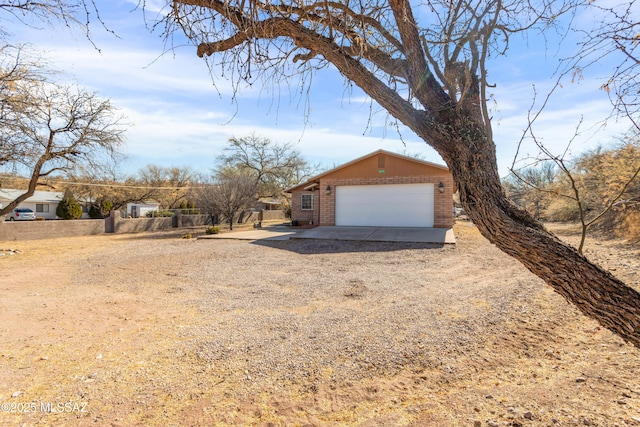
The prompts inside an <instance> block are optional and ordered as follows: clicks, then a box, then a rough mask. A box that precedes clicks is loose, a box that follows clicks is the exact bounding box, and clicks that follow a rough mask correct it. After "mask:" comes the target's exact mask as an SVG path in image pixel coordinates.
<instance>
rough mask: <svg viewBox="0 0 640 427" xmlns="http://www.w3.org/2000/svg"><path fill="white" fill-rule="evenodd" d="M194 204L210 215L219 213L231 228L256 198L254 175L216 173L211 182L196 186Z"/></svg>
mask: <svg viewBox="0 0 640 427" xmlns="http://www.w3.org/2000/svg"><path fill="white" fill-rule="evenodd" d="M194 197H195V201H196V206H197V207H198V208H200V209H201V210H206V211H208V213H209V214H210V215H211V216H212V218H213V217H214V216H217V215H221V216H222V217H223V218H224V219H225V220H226V221H227V222H228V223H229V229H230V230H233V222H234V220H236V218H237V217H238V215H239V214H240V213H241V212H243V211H245V210H247V209H249V208H251V207H252V205H253V204H254V202H255V200H256V181H255V177H253V176H251V175H248V174H244V173H236V174H229V173H228V174H217V175H215V176H214V177H213V179H212V180H211V182H208V183H203V184H200V185H198V186H197V188H196V189H195V191H194Z"/></svg>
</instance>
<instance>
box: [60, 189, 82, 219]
mask: <svg viewBox="0 0 640 427" xmlns="http://www.w3.org/2000/svg"><path fill="white" fill-rule="evenodd" d="M56 215H57V216H58V217H60V218H62V219H78V218H80V217H82V206H80V203H78V201H77V200H76V198H75V197H73V194H71V193H69V192H67V193H65V195H64V197H63V198H62V200H61V201H60V203H58V207H57V208H56Z"/></svg>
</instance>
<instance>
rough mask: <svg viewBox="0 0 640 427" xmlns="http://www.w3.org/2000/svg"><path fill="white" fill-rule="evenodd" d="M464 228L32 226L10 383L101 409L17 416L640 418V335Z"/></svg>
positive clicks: (49, 420) (21, 269) (148, 421)
mask: <svg viewBox="0 0 640 427" xmlns="http://www.w3.org/2000/svg"><path fill="white" fill-rule="evenodd" d="M464 227H467V228H460V226H458V229H457V230H456V235H457V237H458V244H457V245H455V246H452V245H448V246H429V245H425V244H408V243H405V244H400V243H380V242H377V243H376V242H335V241H314V240H293V241H273V242H253V243H252V242H247V241H233V240H195V239H191V240H187V239H179V238H176V236H175V235H168V234H161V233H160V234H156V235H137V236H128V237H125V236H119V237H117V236H116V237H114V236H102V237H99V238H81V239H75V240H73V239H67V240H62V239H61V240H59V241H49V244H50V246H49V247H48V248H47V247H46V244H45V245H43V242H40V243H37V242H25V243H24V244H21V247H20V248H18V249H20V250H21V251H22V252H21V254H20V255H16V256H13V257H10V258H11V259H8V258H9V257H5V258H6V259H5V260H3V261H2V262H3V263H4V264H3V265H2V268H3V273H4V274H5V277H8V278H9V280H10V281H9V282H7V283H8V284H7V285H6V287H5V288H4V290H3V292H4V297H5V298H4V299H3V302H2V304H3V305H2V311H1V312H0V321H2V325H3V328H2V329H0V339H2V342H3V343H5V344H6V347H5V348H4V349H3V351H2V354H0V360H2V361H3V362H4V363H2V364H0V378H2V380H1V381H0V400H11V399H13V400H14V401H16V400H20V399H24V400H25V401H29V402H31V401H34V402H41V401H56V400H57V399H62V400H65V401H67V400H71V401H86V402H88V408H90V410H89V412H88V413H86V414H85V413H82V414H55V415H51V414H43V413H31V414H22V415H20V416H18V415H19V414H0V417H3V416H4V417H5V418H4V419H5V420H7V423H4V421H3V419H2V418H0V424H3V425H5V424H6V425H22V424H25V425H33V424H36V423H38V424H39V425H64V424H66V425H113V426H130V425H163V426H164V425H181V426H182V425H221V426H224V425H258V426H278V425H287V426H289V425H293V426H295V425H300V426H302V425H315V426H325V425H334V426H342V425H363V426H388V425H393V426H400V425H416V426H423V425H426V426H448V425H452V426H453V425H461V426H462V425H464V426H467V425H474V426H475V425H481V426H492V425H517V424H518V423H520V424H519V425H523V423H525V424H527V425H532V426H534V425H578V424H580V425H613V422H617V423H618V424H619V425H640V412H639V408H640V399H639V398H640V380H638V378H640V362H639V361H640V353H639V352H638V351H637V350H636V349H634V348H632V347H630V346H626V345H625V344H624V343H622V342H621V341H620V340H619V339H617V338H616V337H614V336H613V335H611V334H610V333H608V332H607V331H604V330H602V329H601V328H600V327H598V325H596V324H595V323H594V322H591V321H589V320H587V319H585V318H584V317H582V316H581V315H580V314H578V313H577V312H576V311H575V310H574V309H573V308H572V307H571V306H569V305H568V304H566V303H565V302H564V300H562V299H561V298H560V297H558V296H557V295H555V294H554V293H553V292H552V291H550V290H549V289H548V288H547V287H546V286H544V284H543V283H541V281H540V280H538V279H537V278H536V277H534V276H533V275H531V274H530V273H528V272H527V271H526V270H525V269H524V268H523V267H522V266H521V265H520V264H518V263H517V262H515V261H514V260H512V259H511V258H509V257H506V256H505V255H503V254H502V253H500V252H499V251H497V250H496V249H495V248H494V247H493V246H491V245H490V244H488V243H487V242H486V240H484V239H483V238H481V237H480V236H479V235H478V234H477V231H475V229H474V228H473V227H472V226H470V225H466V226H464ZM54 248H55V249H54ZM594 248H595V249H593V250H595V251H596V252H595V253H597V254H600V256H601V257H602V258H600V259H602V260H603V261H605V262H606V261H607V259H608V258H607V255H606V254H609V253H614V252H613V251H615V255H616V258H615V259H616V261H615V262H617V263H619V262H621V260H625V259H630V260H633V259H634V258H635V259H637V252H628V253H625V252H624V250H620V249H617V247H614V246H602V247H597V246H596V247H594ZM603 254H605V255H603ZM625 257H626V258H625ZM625 262H626V261H625ZM630 262H633V261H630ZM632 277H633V276H632V275H630V276H628V277H623V278H624V279H626V280H629V279H630V278H632ZM18 278H19V279H20V280H19V281H18V280H17V279H18ZM44 278H46V279H47V280H43V279H44ZM25 337H28V339H25ZM16 393H18V394H17V396H16V397H11V396H14V395H16ZM578 397H579V398H578ZM636 419H637V422H636ZM585 420H586V421H585ZM478 423H479V424H478ZM587 423H590V424H587ZM634 423H635V424H634Z"/></svg>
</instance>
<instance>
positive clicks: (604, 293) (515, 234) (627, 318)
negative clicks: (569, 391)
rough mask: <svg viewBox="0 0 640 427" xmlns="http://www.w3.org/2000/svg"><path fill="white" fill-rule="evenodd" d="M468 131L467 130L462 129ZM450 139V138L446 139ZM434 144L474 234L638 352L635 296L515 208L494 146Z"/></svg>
mask: <svg viewBox="0 0 640 427" xmlns="http://www.w3.org/2000/svg"><path fill="white" fill-rule="evenodd" d="M467 129H468V128H467ZM450 136H451V135H450ZM474 144H475V145H474V146H470V143H469V140H468V139H467V140H465V139H464V138H458V139H457V140H452V139H451V138H449V139H448V141H447V143H446V144H445V145H440V144H436V145H439V148H440V149H441V150H442V153H441V154H443V157H444V158H445V161H446V162H447V164H448V165H449V167H450V170H451V172H452V174H453V177H454V180H455V182H456V185H457V186H458V188H459V189H460V201H461V203H462V205H463V207H464V209H465V211H466V212H467V214H468V215H469V217H470V219H471V220H472V221H473V222H474V224H475V225H476V226H477V227H478V230H479V231H480V233H481V234H482V235H483V236H484V237H486V238H487V239H488V240H489V241H490V242H492V243H493V244H495V245H496V246H497V247H498V248H499V249H500V250H502V251H503V252H505V253H506V254H508V255H510V256H512V257H514V258H515V259H517V260H518V261H520V262H521V263H522V264H524V265H525V266H526V267H527V268H528V269H529V270H530V271H531V272H532V273H533V274H535V275H536V276H538V277H540V278H541V279H543V280H544V281H545V282H546V283H547V284H548V285H550V286H551V287H552V288H553V289H554V290H555V291H556V292H558V293H559V294H560V295H562V296H563V297H564V298H565V299H566V300H567V301H569V302H570V303H572V304H574V305H575V306H576V307H577V308H578V309H579V310H580V311H581V312H582V313H583V314H585V315H586V316H588V317H590V318H592V319H595V320H597V321H598V322H599V323H600V324H601V325H602V326H604V327H606V328H607V329H609V330H611V331H613V332H614V333H616V334H617V335H619V336H620V337H622V338H623V339H624V340H625V341H627V342H630V343H631V344H633V345H634V346H636V347H639V348H640V293H638V292H637V291H636V290H634V289H633V288H631V287H629V286H627V285H626V284H625V283H623V282H622V281H620V280H618V279H616V278H615V277H614V276H613V275H612V274H611V273H609V272H608V271H606V270H603V269H602V268H600V267H598V266H597V265H595V264H593V263H592V262H590V261H589V260H588V259H587V258H585V257H584V256H583V255H581V254H580V253H579V252H578V251H577V250H576V249H575V248H573V247H572V246H570V245H568V244H566V243H563V242H562V241H560V239H558V238H557V237H556V236H555V235H553V234H552V233H550V232H549V231H547V230H546V229H545V228H544V226H543V225H542V224H541V223H539V222H538V221H537V220H535V219H534V218H533V217H532V216H530V215H529V214H528V213H527V212H526V211H524V210H522V209H520V208H518V207H517V206H515V205H514V204H513V203H512V202H511V201H510V200H509V199H508V198H507V197H506V195H505V193H504V190H503V188H502V186H501V183H500V178H499V174H498V171H497V163H496V161H495V157H494V158H492V156H491V155H487V154H488V153H493V156H495V146H494V144H493V142H492V141H488V140H487V139H486V138H484V141H483V138H479V139H474Z"/></svg>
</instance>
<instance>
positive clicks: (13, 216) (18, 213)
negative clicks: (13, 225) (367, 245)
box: [7, 208, 36, 221]
mask: <svg viewBox="0 0 640 427" xmlns="http://www.w3.org/2000/svg"><path fill="white" fill-rule="evenodd" d="M7 219H8V220H9V221H33V220H35V219H36V214H35V212H33V211H32V210H31V209H27V208H15V209H14V210H12V211H11V213H10V214H9V216H8V218H7Z"/></svg>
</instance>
